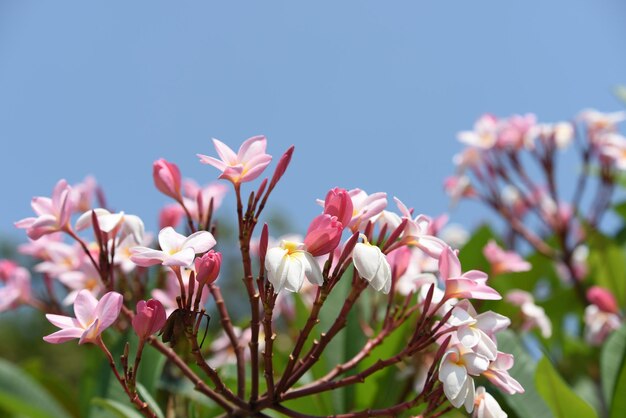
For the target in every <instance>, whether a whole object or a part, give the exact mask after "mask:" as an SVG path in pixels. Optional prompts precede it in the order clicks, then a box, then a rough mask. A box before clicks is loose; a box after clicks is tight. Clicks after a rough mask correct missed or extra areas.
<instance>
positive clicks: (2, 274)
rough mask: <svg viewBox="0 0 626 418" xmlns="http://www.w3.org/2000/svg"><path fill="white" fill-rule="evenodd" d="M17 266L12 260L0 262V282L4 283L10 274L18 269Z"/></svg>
mask: <svg viewBox="0 0 626 418" xmlns="http://www.w3.org/2000/svg"><path fill="white" fill-rule="evenodd" d="M18 267H19V266H18V264H17V263H16V262H15V261H12V260H4V259H3V260H0V281H3V282H6V281H7V280H8V279H9V277H11V274H13V272H14V271H15V269H16V268H18Z"/></svg>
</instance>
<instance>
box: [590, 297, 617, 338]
mask: <svg viewBox="0 0 626 418" xmlns="http://www.w3.org/2000/svg"><path fill="white" fill-rule="evenodd" d="M621 325H622V323H621V320H620V317H619V316H618V315H616V314H614V313H611V312H605V311H603V310H602V309H600V308H599V307H598V306H596V305H589V306H587V307H586V308H585V340H586V341H587V343H589V344H591V345H593V346H599V345H602V343H603V342H604V340H606V339H607V337H608V336H609V335H610V334H611V333H612V332H613V331H615V330H616V329H618V328H619V327H620V326H621Z"/></svg>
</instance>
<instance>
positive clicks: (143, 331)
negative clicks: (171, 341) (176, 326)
mask: <svg viewBox="0 0 626 418" xmlns="http://www.w3.org/2000/svg"><path fill="white" fill-rule="evenodd" d="M163 325H165V309H164V308H163V305H162V304H161V302H159V301H158V300H155V299H150V300H149V301H148V302H146V301H144V300H140V301H139V302H137V314H136V315H135V317H134V318H133V329H134V330H135V332H136V333H137V335H138V336H139V338H140V339H142V340H145V339H146V338H148V337H149V336H151V335H152V334H154V333H155V332H157V331H159V330H160V329H161V328H163Z"/></svg>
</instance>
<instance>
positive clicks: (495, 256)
mask: <svg viewBox="0 0 626 418" xmlns="http://www.w3.org/2000/svg"><path fill="white" fill-rule="evenodd" d="M483 254H484V256H485V258H486V259H487V261H489V263H491V272H492V274H494V275H497V274H502V273H511V272H522V271H528V270H530V269H531V265H530V263H529V262H528V261H526V260H524V259H523V258H522V257H521V256H520V255H519V254H517V253H516V252H515V251H505V250H503V249H502V248H500V246H499V245H498V244H497V243H496V242H495V241H494V240H490V241H489V242H488V243H487V245H485V248H483Z"/></svg>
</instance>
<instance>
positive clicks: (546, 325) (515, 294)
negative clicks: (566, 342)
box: [506, 289, 552, 338]
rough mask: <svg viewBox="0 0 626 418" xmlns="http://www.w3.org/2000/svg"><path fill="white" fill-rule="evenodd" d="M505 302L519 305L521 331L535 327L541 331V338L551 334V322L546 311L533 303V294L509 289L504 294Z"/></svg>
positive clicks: (548, 336)
mask: <svg viewBox="0 0 626 418" xmlns="http://www.w3.org/2000/svg"><path fill="white" fill-rule="evenodd" d="M506 300H507V302H510V303H512V304H513V305H516V306H519V307H520V308H521V313H522V318H523V322H522V331H528V330H531V329H533V328H535V327H537V328H539V331H541V336H542V337H543V338H550V336H551V335H552V322H550V318H548V316H547V315H546V311H545V310H544V309H543V308H542V307H541V306H538V305H535V300H534V298H533V296H532V295H531V294H530V293H528V292H526V291H524V290H519V289H514V290H511V291H510V292H509V293H507V295H506Z"/></svg>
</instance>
